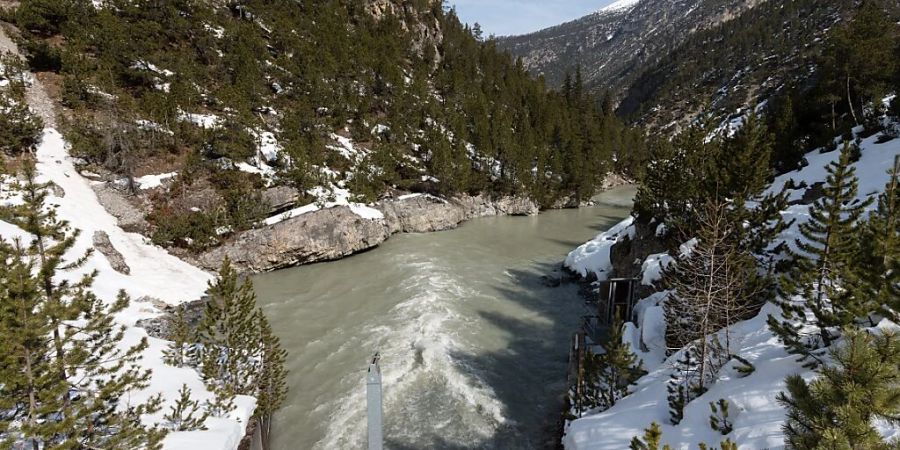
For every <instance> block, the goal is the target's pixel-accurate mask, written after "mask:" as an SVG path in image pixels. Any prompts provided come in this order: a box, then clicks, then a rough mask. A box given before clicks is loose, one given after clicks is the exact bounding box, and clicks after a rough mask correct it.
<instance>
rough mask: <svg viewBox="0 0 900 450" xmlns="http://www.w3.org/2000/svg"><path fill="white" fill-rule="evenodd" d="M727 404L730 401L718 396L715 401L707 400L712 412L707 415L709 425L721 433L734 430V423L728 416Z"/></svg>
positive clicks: (728, 404)
mask: <svg viewBox="0 0 900 450" xmlns="http://www.w3.org/2000/svg"><path fill="white" fill-rule="evenodd" d="M729 406H730V403H729V402H728V400H725V399H724V398H720V399H719V401H717V402H709V410H710V411H711V412H712V414H710V416H709V427H710V428H712V429H713V430H716V431H718V432H720V433H722V435H727V434H729V433H731V432H732V431H734V425H733V424H732V422H731V419H730V418H729V412H728V410H729Z"/></svg>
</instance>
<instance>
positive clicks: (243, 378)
mask: <svg viewBox="0 0 900 450" xmlns="http://www.w3.org/2000/svg"><path fill="white" fill-rule="evenodd" d="M206 293H207V295H208V300H207V302H206V309H205V311H204V315H203V320H202V321H201V322H200V325H199V327H198V329H197V340H198V349H199V351H198V353H199V355H198V356H199V358H198V359H199V361H200V364H201V373H202V375H203V379H204V380H205V381H206V383H207V386H208V387H209V389H210V391H212V392H213V393H214V394H215V397H216V398H215V401H214V402H212V404H211V405H210V406H211V407H212V409H213V411H214V413H213V414H214V415H219V414H225V413H227V412H228V411H230V410H231V409H233V406H234V404H233V401H234V397H235V396H237V395H253V393H254V392H255V383H256V382H257V381H258V380H257V379H256V377H255V375H256V374H257V373H258V370H259V369H258V365H259V356H260V354H259V337H260V336H259V332H258V323H259V319H258V317H257V316H258V314H259V313H258V312H257V310H256V296H255V294H254V293H253V286H252V285H251V284H250V282H248V281H244V282H242V281H240V280H239V279H238V273H237V271H236V270H235V269H234V267H233V266H232V265H231V261H230V260H228V259H226V260H225V261H223V262H222V267H221V268H220V269H219V274H218V277H217V278H216V279H215V280H213V281H211V282H210V283H209V288H208V289H207V291H206Z"/></svg>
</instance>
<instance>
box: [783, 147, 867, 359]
mask: <svg viewBox="0 0 900 450" xmlns="http://www.w3.org/2000/svg"><path fill="white" fill-rule="evenodd" d="M852 154H853V146H852V145H851V144H850V143H845V145H844V147H843V150H841V154H840V158H839V160H838V161H836V162H832V163H830V164H829V165H828V167H826V170H827V172H828V177H827V179H826V182H825V186H824V187H823V193H824V195H823V197H822V198H820V199H818V200H816V201H815V202H814V203H813V205H812V207H811V208H810V219H809V221H807V222H805V223H802V224H800V233H801V235H802V239H797V241H796V245H797V248H798V249H799V250H800V251H799V252H795V253H793V255H792V260H791V265H792V266H793V270H792V271H791V272H790V273H789V275H788V276H785V277H783V279H782V281H781V287H782V291H783V294H782V295H783V297H784V300H783V301H782V302H781V307H782V310H783V314H784V317H785V318H786V319H787V320H786V321H781V320H779V319H776V318H774V317H770V318H769V324H770V327H771V328H772V329H773V331H775V333H776V334H778V336H779V338H780V339H781V340H782V341H783V342H784V343H785V345H787V346H788V348H789V349H790V350H791V351H792V352H795V353H799V354H802V355H804V356H812V355H811V351H812V350H815V349H817V348H819V347H821V346H826V347H827V346H829V345H830V344H831V342H832V341H833V340H834V338H835V336H834V335H833V334H832V333H834V332H836V331H837V330H838V329H839V328H840V327H841V326H844V325H849V324H851V323H852V322H853V321H854V320H855V319H856V318H858V317H861V316H864V315H866V314H868V313H869V312H871V311H872V307H871V303H870V300H871V299H868V298H858V297H847V298H845V299H844V301H842V302H835V301H832V299H833V298H834V297H835V296H836V293H837V292H838V291H839V289H840V282H841V278H842V276H843V274H846V273H847V270H848V267H850V264H851V262H852V261H851V260H852V257H853V255H854V251H855V249H854V245H855V242H856V240H855V233H856V232H857V223H858V222H859V219H860V217H861V216H862V214H863V212H864V211H865V208H866V207H867V206H868V205H869V204H870V203H871V200H866V201H856V196H857V190H858V188H857V178H856V175H855V174H854V172H855V168H854V167H853V166H852V165H851V155H852ZM795 295H800V297H801V299H800V300H798V301H795V300H794V298H792V297H793V296H795ZM807 311H809V312H810V313H811V314H812V315H813V316H814V318H815V321H814V323H813V324H812V325H814V326H815V327H816V329H817V330H818V336H817V337H812V336H803V335H801V333H800V331H799V330H800V326H801V324H803V323H805V321H806V320H807V319H806V318H807V314H806V312H807ZM794 321H796V322H794Z"/></svg>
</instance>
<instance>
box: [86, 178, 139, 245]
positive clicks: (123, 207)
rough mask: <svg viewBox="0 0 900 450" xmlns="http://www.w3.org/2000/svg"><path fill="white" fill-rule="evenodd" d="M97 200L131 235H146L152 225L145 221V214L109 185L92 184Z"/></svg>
mask: <svg viewBox="0 0 900 450" xmlns="http://www.w3.org/2000/svg"><path fill="white" fill-rule="evenodd" d="M91 188H93V189H94V193H95V194H97V200H99V201H100V204H101V205H103V207H104V208H106V210H107V211H109V213H110V214H112V215H113V216H114V217H115V218H116V219H118V220H119V227H120V228H122V229H123V230H125V231H128V232H131V233H145V232H146V231H147V230H149V229H150V224H148V223H147V221H146V220H145V219H144V213H143V212H141V210H140V209H138V208H137V207H136V206H134V205H132V204H131V203H130V202H129V201H128V199H127V198H125V195H124V194H123V193H122V192H120V191H119V190H118V189H116V188H115V187H113V186H112V185H111V184H109V183H94V184H91Z"/></svg>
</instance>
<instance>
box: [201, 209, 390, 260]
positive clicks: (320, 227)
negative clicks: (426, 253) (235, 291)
mask: <svg viewBox="0 0 900 450" xmlns="http://www.w3.org/2000/svg"><path fill="white" fill-rule="evenodd" d="M388 236H390V234H389V232H388V229H387V227H385V225H384V222H383V221H381V220H370V219H363V218H362V217H359V216H357V215H356V214H354V213H353V211H351V210H350V208H348V207H346V206H338V207H334V208H330V209H324V210H320V211H314V212H310V213H307V214H303V215H301V216H298V217H294V218H293V219H289V220H285V221H283V222H279V223H277V224H274V225H270V226H267V227H265V228H258V229H255V230H249V231H245V232H243V233H239V234H238V235H237V236H236V237H235V238H234V240H232V241H230V242H228V243H226V244H224V245H222V246H220V247H217V248H215V249H213V250H210V251H208V252H206V253H204V254H202V255H200V256H199V257H198V258H197V261H196V262H197V264H199V265H200V267H203V268H205V269H209V270H216V269H218V268H219V266H220V265H221V263H222V260H224V259H225V257H228V258H229V259H231V261H232V262H233V263H234V265H235V266H236V267H238V268H240V269H242V270H245V271H250V272H264V271H268V270H275V269H281V268H284V267H290V266H295V265H300V264H308V263H312V262H319V261H331V260H335V259H338V258H342V257H344V256H348V255H351V254H353V253H356V252H359V251H362V250H366V249H369V248H372V247H375V246H376V245H378V244H380V243H382V242H384V240H385V239H387V238H388Z"/></svg>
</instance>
